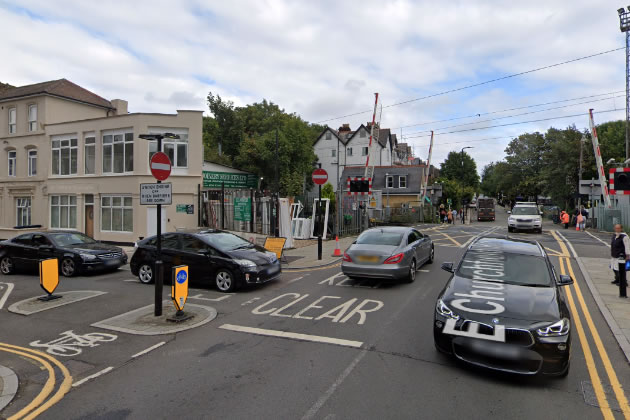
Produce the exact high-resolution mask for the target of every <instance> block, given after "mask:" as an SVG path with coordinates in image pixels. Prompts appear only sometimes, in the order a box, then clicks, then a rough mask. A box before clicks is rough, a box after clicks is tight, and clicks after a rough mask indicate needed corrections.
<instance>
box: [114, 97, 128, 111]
mask: <svg viewBox="0 0 630 420" xmlns="http://www.w3.org/2000/svg"><path fill="white" fill-rule="evenodd" d="M111 103H112V106H113V107H114V114H115V115H126V114H127V113H128V112H127V101H125V100H123V99H112V100H111Z"/></svg>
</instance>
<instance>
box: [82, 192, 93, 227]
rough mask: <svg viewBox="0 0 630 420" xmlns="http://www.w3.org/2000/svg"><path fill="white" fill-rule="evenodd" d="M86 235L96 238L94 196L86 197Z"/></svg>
mask: <svg viewBox="0 0 630 420" xmlns="http://www.w3.org/2000/svg"><path fill="white" fill-rule="evenodd" d="M84 213H85V234H86V235H87V236H89V237H91V238H93V237H94V196H93V195H92V194H86V195H85V212H84Z"/></svg>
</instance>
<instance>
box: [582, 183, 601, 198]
mask: <svg viewBox="0 0 630 420" xmlns="http://www.w3.org/2000/svg"><path fill="white" fill-rule="evenodd" d="M580 194H585V195H592V196H598V197H599V196H600V195H602V186H601V185H600V183H599V180H596V179H583V180H581V181H580Z"/></svg>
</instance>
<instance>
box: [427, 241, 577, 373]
mask: <svg viewBox="0 0 630 420" xmlns="http://www.w3.org/2000/svg"><path fill="white" fill-rule="evenodd" d="M442 268H443V269H444V270H446V271H448V272H451V273H453V275H452V276H451V278H450V280H449V281H448V283H447V284H446V286H445V288H444V289H443V290H442V292H441V293H440V295H439V297H438V299H437V302H436V307H435V315H434V319H433V336H434V340H435V346H436V348H437V349H438V350H439V351H441V352H444V353H448V354H452V355H454V356H455V357H456V358H457V359H459V360H462V361H464V362H467V363H470V364H473V365H477V366H482V367H486V368H490V369H495V370H500V371H505V372H512V373H518V374H525V375H535V374H539V373H541V374H546V375H560V376H564V375H566V374H567V373H568V371H569V358H570V354H571V317H570V315H569V310H568V308H567V305H566V303H565V300H564V295H563V293H562V292H561V290H560V288H561V287H562V286H566V285H568V284H572V283H573V279H572V278H571V277H569V276H564V275H563V276H558V275H557V274H556V272H555V269H554V268H553V265H552V264H551V262H550V261H549V258H548V256H547V253H546V252H545V250H544V248H543V247H542V246H541V245H540V244H539V243H538V242H536V241H522V240H515V239H511V238H506V237H503V238H498V237H482V238H479V239H477V240H476V241H474V242H473V243H472V244H471V245H470V246H469V247H468V250H467V251H466V253H465V254H464V256H463V258H462V260H461V261H460V263H459V265H458V266H457V267H454V264H453V263H444V264H442Z"/></svg>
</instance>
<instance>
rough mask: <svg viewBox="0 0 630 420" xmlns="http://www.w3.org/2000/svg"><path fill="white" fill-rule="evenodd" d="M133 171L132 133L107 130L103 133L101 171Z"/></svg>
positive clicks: (120, 172) (115, 172)
mask: <svg viewBox="0 0 630 420" xmlns="http://www.w3.org/2000/svg"><path fill="white" fill-rule="evenodd" d="M125 172H133V133H131V132H122V131H119V132H109V133H108V134H104V135H103V173H104V174H106V173H114V174H122V173H125Z"/></svg>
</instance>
